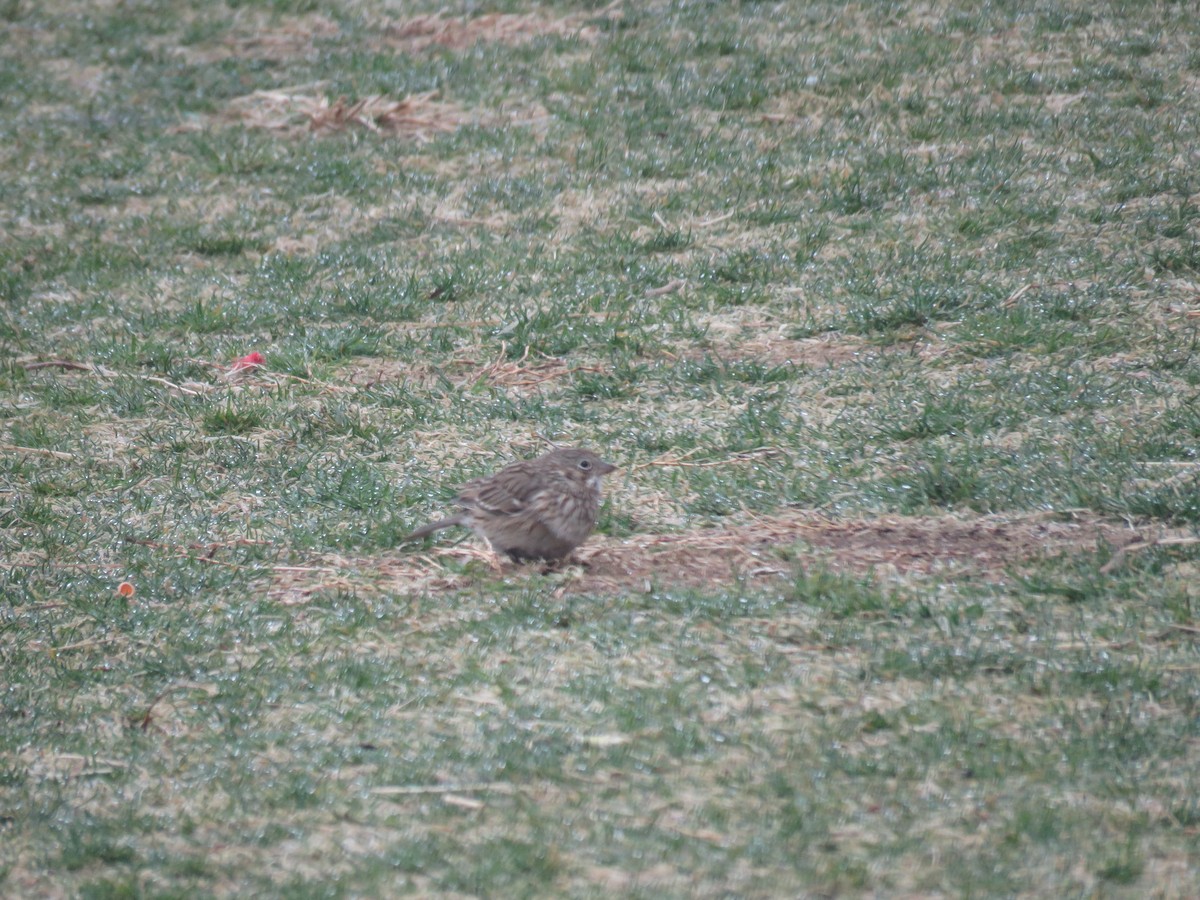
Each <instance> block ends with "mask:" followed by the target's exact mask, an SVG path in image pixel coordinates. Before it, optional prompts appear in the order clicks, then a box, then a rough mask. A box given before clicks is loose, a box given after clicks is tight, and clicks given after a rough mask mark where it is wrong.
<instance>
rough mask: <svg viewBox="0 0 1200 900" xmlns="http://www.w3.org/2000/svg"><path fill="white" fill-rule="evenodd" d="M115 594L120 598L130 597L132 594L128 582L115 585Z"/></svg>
mask: <svg viewBox="0 0 1200 900" xmlns="http://www.w3.org/2000/svg"><path fill="white" fill-rule="evenodd" d="M117 594H118V595H119V596H121V597H132V596H133V594H134V590H133V585H132V584H130V583H129V582H128V581H122V582H121V583H120V584H118V585H117Z"/></svg>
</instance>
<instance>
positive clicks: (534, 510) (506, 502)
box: [401, 447, 617, 562]
mask: <svg viewBox="0 0 1200 900" xmlns="http://www.w3.org/2000/svg"><path fill="white" fill-rule="evenodd" d="M616 468H617V467H616V466H614V465H613V464H612V463H608V462H605V461H604V460H602V459H601V458H600V457H599V456H597V455H596V454H595V453H593V452H592V451H591V450H585V449H583V448H579V447H560V448H558V449H556V450H551V451H550V452H549V453H546V454H544V455H542V456H539V457H537V458H536V459H526V460H521V461H519V462H515V463H512V464H511V465H507V466H505V467H504V468H503V469H501V470H500V471H499V472H496V473H495V474H494V475H489V476H487V477H486V478H476V479H475V480H474V481H469V482H467V483H466V484H465V485H464V486H463V488H462V490H461V491H459V494H458V500H457V504H458V511H457V512H455V513H454V514H453V515H451V516H447V517H446V518H444V519H439V520H438V521H436V522H431V523H429V524H428V525H424V526H422V527H421V528H418V529H417V530H416V531H414V532H412V533H411V534H409V535H406V536H405V537H403V538H401V542H406V541H415V540H419V539H421V538H423V537H427V536H428V535H431V534H433V533H434V532H435V531H441V530H442V529H443V528H449V527H450V526H452V525H460V526H462V527H464V528H470V529H471V530H472V531H474V532H475V533H476V534H477V535H479V536H480V537H482V538H483V539H484V540H485V541H487V543H488V545H489V546H490V547H491V548H492V549H493V550H494V551H495V552H496V553H503V554H505V555H506V556H508V557H509V558H510V559H512V560H514V561H517V562H520V561H522V560H532V559H542V560H546V561H554V560H558V559H562V558H563V557H565V556H567V555H568V554H569V553H570V552H571V551H572V550H574V549H575V548H576V547H578V546H579V545H580V544H582V543H583V542H584V541H585V540H587V537H588V535H590V534H591V533H592V529H593V528H595V527H596V516H597V515H598V514H599V511H600V483H601V481H602V480H603V478H604V476H605V475H607V474H609V473H610V472H613V471H615V470H616Z"/></svg>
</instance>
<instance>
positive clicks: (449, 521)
mask: <svg viewBox="0 0 1200 900" xmlns="http://www.w3.org/2000/svg"><path fill="white" fill-rule="evenodd" d="M461 524H462V520H461V519H460V518H459V517H458V516H447V517H446V518H444V519H438V520H437V521H436V522H430V523H429V524H428V525H422V526H421V527H420V528H418V529H417V530H416V531H414V532H412V534H406V535H405V536H404V537H402V538H400V543H402V544H405V543H408V542H409V541H419V540H420V539H421V538H423V537H429V535H431V534H433V533H434V532H435V531H441V530H442V529H443V528H449V527H450V526H451V525H461Z"/></svg>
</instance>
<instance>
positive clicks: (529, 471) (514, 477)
mask: <svg viewBox="0 0 1200 900" xmlns="http://www.w3.org/2000/svg"><path fill="white" fill-rule="evenodd" d="M538 481H539V479H538V477H537V472H536V470H534V469H533V468H531V467H530V466H528V465H525V464H524V463H521V462H517V463H513V464H512V465H511V466H508V467H507V468H505V469H502V470H501V471H500V472H497V473H496V474H495V475H492V476H489V477H487V478H476V479H475V480H474V481H469V482H467V483H466V485H464V486H463V489H462V491H461V492H460V493H459V495H458V501H459V503H461V504H462V505H464V506H471V507H476V508H478V509H482V510H484V511H485V512H490V513H495V514H497V515H505V516H511V515H515V514H516V513H519V512H520V511H521V510H523V509H525V507H526V506H527V505H528V503H529V501H530V499H531V498H532V497H533V495H534V494H536V493H537V491H538V487H539V485H538Z"/></svg>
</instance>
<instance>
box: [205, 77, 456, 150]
mask: <svg viewBox="0 0 1200 900" xmlns="http://www.w3.org/2000/svg"><path fill="white" fill-rule="evenodd" d="M437 97H438V92H437V91H427V92H425V93H423V94H410V95H409V96H407V97H405V98H403V99H402V100H393V99H391V98H388V97H384V96H382V95H378V94H377V95H373V96H370V97H364V98H361V99H359V100H348V99H347V98H345V97H337V98H334V99H330V98H329V97H327V96H323V95H320V94H315V93H309V92H306V89H303V88H301V89H284V90H274V91H255V92H254V93H252V94H246V95H245V96H242V97H238V98H236V99H234V100H233V101H231V102H230V104H229V106H228V107H227V108H226V110H225V113H224V115H225V116H226V117H227V118H231V119H234V120H237V121H239V122H241V123H242V124H243V125H245V126H247V127H249V128H266V129H270V130H274V131H291V132H296V131H299V130H308V131H340V130H343V129H346V128H349V127H360V128H365V129H367V130H368V131H373V132H377V133H388V134H403V135H406V136H409V137H412V138H414V139H416V140H418V141H427V140H429V139H430V136H431V135H433V134H438V133H445V132H450V131H454V130H455V129H457V128H460V127H462V125H464V124H466V123H467V122H468V121H470V120H471V115H470V114H469V113H467V112H466V111H465V110H463V109H462V108H461V107H459V106H457V105H456V104H453V103H446V102H443V101H440V100H438V99H437Z"/></svg>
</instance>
